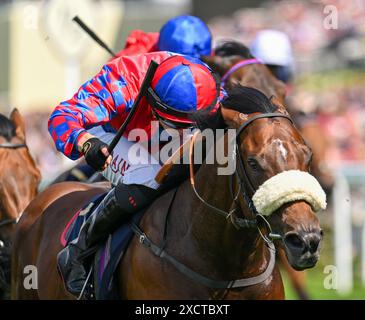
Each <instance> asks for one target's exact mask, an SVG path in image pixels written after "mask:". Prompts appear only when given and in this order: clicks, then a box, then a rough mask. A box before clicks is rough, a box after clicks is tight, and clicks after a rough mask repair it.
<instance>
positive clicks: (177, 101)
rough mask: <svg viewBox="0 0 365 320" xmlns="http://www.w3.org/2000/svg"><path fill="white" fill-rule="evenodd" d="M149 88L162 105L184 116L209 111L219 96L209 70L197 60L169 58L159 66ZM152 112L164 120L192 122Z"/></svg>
mask: <svg viewBox="0 0 365 320" xmlns="http://www.w3.org/2000/svg"><path fill="white" fill-rule="evenodd" d="M151 87H152V89H153V90H154V91H155V93H156V94H157V95H158V97H159V98H160V99H161V101H162V102H163V103H165V104H166V105H168V106H171V107H172V108H174V109H177V110H179V111H183V112H194V111H199V110H203V109H206V108H208V107H211V106H212V104H213V103H214V102H215V100H216V99H217V96H218V95H219V92H217V89H218V90H219V87H217V82H216V80H215V79H214V77H213V75H212V72H211V70H210V68H209V67H208V66H207V65H206V64H204V63H203V62H202V61H200V60H199V59H196V58H192V57H188V56H180V55H177V56H172V57H170V58H168V59H166V60H165V61H163V62H162V63H161V64H160V65H159V66H158V68H157V70H156V73H155V75H154V77H153V79H152V83H151ZM155 111H156V112H157V113H158V114H159V115H160V116H162V117H163V118H165V119H167V120H171V121H175V122H182V123H191V122H192V121H191V120H190V119H189V118H188V116H186V117H185V118H181V117H179V118H177V117H175V116H173V115H170V114H167V113H164V112H162V111H160V110H157V109H155Z"/></svg>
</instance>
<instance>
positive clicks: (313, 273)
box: [283, 268, 365, 300]
mask: <svg viewBox="0 0 365 320" xmlns="http://www.w3.org/2000/svg"><path fill="white" fill-rule="evenodd" d="M322 271H323V269H322V268H315V269H313V270H310V271H307V289H308V293H309V297H310V299H313V300H338V299H353V300H364V299H365V287H362V286H361V282H360V280H359V279H356V280H355V281H354V288H353V291H352V292H351V293H350V294H347V295H340V294H339V293H338V292H337V290H334V289H325V288H324V285H323V282H324V279H325V277H327V276H328V275H327V274H324V273H323V272H322ZM283 278H284V286H285V296H286V299H288V300H295V299H297V296H296V294H295V292H294V291H293V289H292V288H291V285H290V284H289V282H288V279H287V278H286V277H285V275H283Z"/></svg>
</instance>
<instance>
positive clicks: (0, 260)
mask: <svg viewBox="0 0 365 320" xmlns="http://www.w3.org/2000/svg"><path fill="white" fill-rule="evenodd" d="M39 181H40V172H39V170H38V168H37V166H36V164H35V162H34V160H33V158H32V156H31V155H30V153H29V150H28V148H27V145H26V141H25V126H24V119H23V117H22V116H21V114H20V113H19V111H18V110H17V109H14V110H13V111H12V112H11V114H10V118H9V119H8V118H7V117H6V116H4V115H2V114H0V299H1V298H3V299H5V298H8V297H9V290H10V256H11V242H12V236H13V234H14V230H15V225H16V222H17V221H18V219H19V217H20V215H21V213H22V212H23V210H24V209H25V207H26V206H27V205H28V203H29V202H30V201H31V200H32V199H33V198H34V197H35V195H36V194H37V191H38V190H37V189H38V184H39Z"/></svg>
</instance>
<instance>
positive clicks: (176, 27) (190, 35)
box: [157, 15, 212, 58]
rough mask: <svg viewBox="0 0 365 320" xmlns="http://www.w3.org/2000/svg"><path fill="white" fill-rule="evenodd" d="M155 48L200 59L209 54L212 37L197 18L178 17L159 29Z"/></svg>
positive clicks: (205, 26)
mask: <svg viewBox="0 0 365 320" xmlns="http://www.w3.org/2000/svg"><path fill="white" fill-rule="evenodd" d="M157 48H158V49H159V50H161V51H173V52H176V53H180V54H185V55H189V56H192V57H196V58H200V56H203V55H206V56H208V55H210V54H211V52H212V35H211V33H210V31H209V29H208V27H207V25H206V24H205V23H204V22H203V21H202V20H200V19H199V18H198V17H194V16H188V15H183V16H178V17H175V18H172V19H170V20H169V21H168V22H166V24H165V25H164V26H163V27H162V28H161V30H160V37H159V39H158V43H157Z"/></svg>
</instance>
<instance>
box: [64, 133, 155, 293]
mask: <svg viewBox="0 0 365 320" xmlns="http://www.w3.org/2000/svg"><path fill="white" fill-rule="evenodd" d="M118 146H119V148H118ZM118 146H117V148H116V149H115V151H114V153H113V157H114V159H115V158H117V157H120V158H121V155H122V154H123V155H124V154H127V151H128V150H126V149H128V148H129V146H130V144H129V142H128V141H125V140H123V139H122V140H121V142H120V143H119V144H118ZM145 156H148V154H146V155H145ZM142 157H143V155H142ZM139 159H140V160H141V158H139ZM142 162H143V163H144V161H142ZM143 163H139V164H133V163H131V162H129V163H128V166H127V167H126V168H127V169H126V170H125V171H121V170H120V163H119V164H118V165H117V167H118V168H113V166H110V168H108V169H107V170H106V171H105V172H103V174H104V175H105V176H107V177H108V178H109V180H111V181H119V182H118V183H117V184H116V186H115V187H114V188H112V189H111V190H110V191H109V193H108V194H107V195H106V197H105V198H104V199H103V200H102V202H101V203H100V204H99V205H98V207H97V208H96V209H95V211H94V212H93V213H92V215H91V217H90V218H89V219H88V220H87V221H86V222H85V224H84V225H83V226H82V228H81V230H80V234H79V237H78V238H77V239H76V240H74V241H73V242H71V243H70V244H69V245H68V246H67V247H66V248H64V249H63V250H62V251H61V252H60V253H59V254H58V257H57V263H58V270H59V271H60V273H61V275H62V277H63V279H64V282H65V286H66V289H67V290H68V291H69V292H70V293H72V294H74V295H79V294H80V292H81V290H82V287H83V285H84V282H85V280H86V277H87V271H86V269H85V266H84V261H83V260H84V258H85V257H87V256H88V255H89V254H90V253H91V252H93V251H94V248H95V246H96V245H97V244H98V243H99V242H100V241H103V240H105V239H106V238H107V237H108V235H109V234H110V233H112V232H113V231H115V230H116V229H117V228H118V227H119V226H120V225H121V224H122V223H123V222H125V221H126V220H128V219H129V218H130V217H131V216H132V215H133V214H134V213H136V212H138V211H139V210H141V209H143V208H144V207H146V206H148V205H149V204H150V203H151V202H152V201H153V200H154V199H156V197H157V196H158V195H159V194H161V191H160V190H157V189H158V188H159V185H158V184H157V183H156V182H155V180H154V178H155V176H156V173H157V171H158V170H159V168H160V165H159V164H148V162H147V163H146V164H143ZM116 169H118V170H116ZM113 172H114V173H117V174H119V177H116V176H115V175H114V176H111V175H112V173H113Z"/></svg>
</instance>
